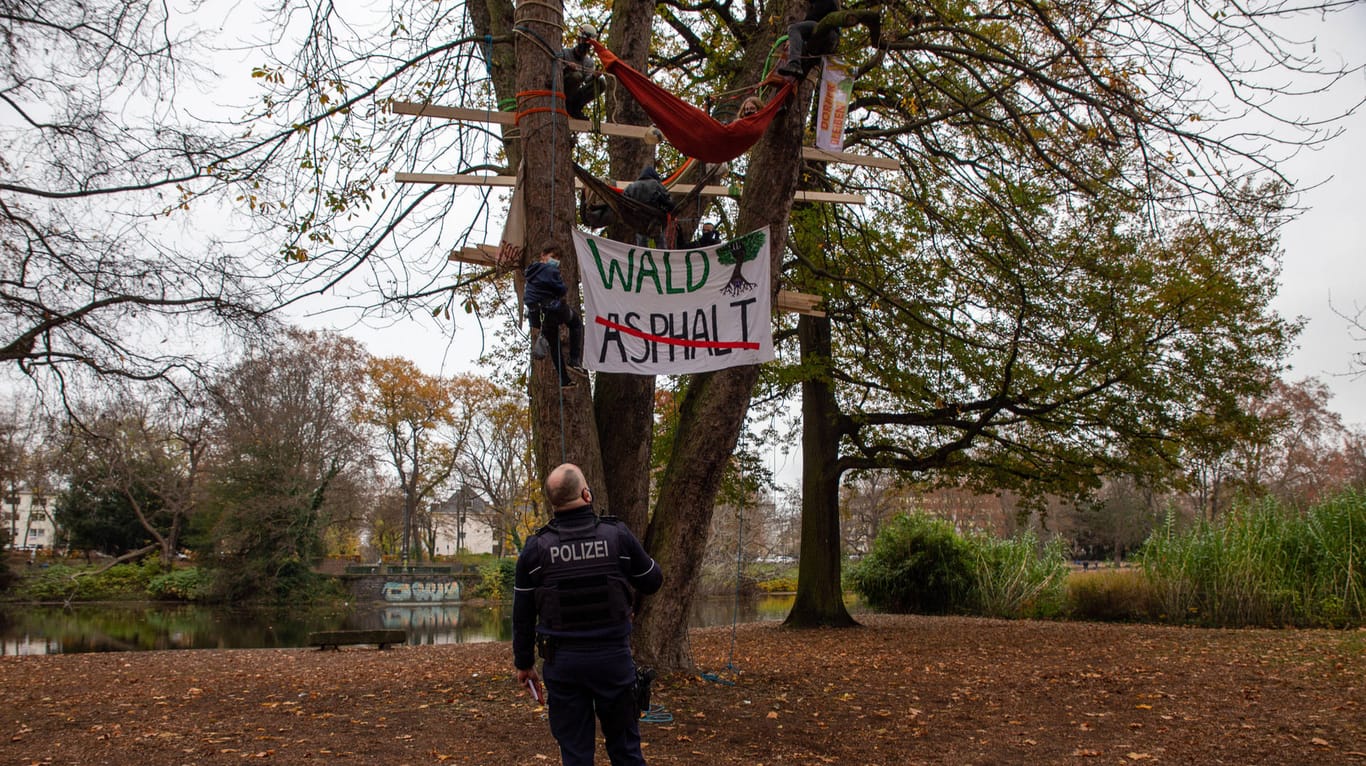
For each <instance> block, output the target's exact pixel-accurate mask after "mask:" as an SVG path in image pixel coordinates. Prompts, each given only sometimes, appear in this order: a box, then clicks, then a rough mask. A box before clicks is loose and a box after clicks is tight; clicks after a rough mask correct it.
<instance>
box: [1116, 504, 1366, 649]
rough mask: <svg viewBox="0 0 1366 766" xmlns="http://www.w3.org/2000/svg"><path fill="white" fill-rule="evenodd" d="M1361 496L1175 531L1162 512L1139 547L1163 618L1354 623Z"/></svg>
mask: <svg viewBox="0 0 1366 766" xmlns="http://www.w3.org/2000/svg"><path fill="white" fill-rule="evenodd" d="M1364 553H1366V497H1364V496H1363V495H1361V494H1360V493H1356V492H1348V493H1345V494H1343V495H1340V496H1338V497H1335V498H1333V499H1331V500H1329V501H1327V502H1325V503H1322V504H1320V505H1318V506H1315V507H1313V508H1311V509H1310V510H1309V511H1308V512H1307V513H1304V514H1299V513H1296V512H1294V511H1291V510H1288V509H1286V508H1284V507H1281V506H1280V505H1278V504H1276V503H1275V502H1273V501H1269V500H1268V501H1263V502H1260V503H1256V504H1248V505H1241V506H1239V507H1237V508H1235V509H1234V510H1232V511H1230V512H1229V513H1227V514H1225V515H1224V516H1223V517H1221V518H1220V519H1218V520H1217V521H1215V522H1214V523H1199V524H1196V525H1194V526H1192V527H1190V528H1188V529H1185V530H1178V529H1176V525H1175V522H1174V519H1173V517H1172V516H1171V515H1170V514H1169V515H1168V517H1167V519H1166V521H1165V523H1164V524H1163V525H1162V526H1161V527H1160V528H1159V529H1158V530H1157V531H1155V532H1154V533H1153V535H1152V537H1151V538H1149V540H1148V542H1147V543H1146V544H1145V545H1144V547H1143V549H1142V551H1141V552H1140V555H1139V560H1140V562H1141V564H1142V566H1143V571H1144V575H1145V576H1146V577H1147V578H1148V580H1149V582H1150V584H1151V586H1152V589H1153V593H1154V595H1155V597H1156V599H1157V602H1158V605H1159V611H1160V613H1162V614H1163V615H1164V616H1165V618H1166V619H1169V620H1174V621H1190V622H1196V623H1199V624H1204V625H1218V626H1226V627H1232V626H1244V625H1262V626H1333V625H1359V624H1361V622H1362V617H1363V613H1364V610H1363V606H1364V603H1363V591H1362V559H1363V554H1364Z"/></svg>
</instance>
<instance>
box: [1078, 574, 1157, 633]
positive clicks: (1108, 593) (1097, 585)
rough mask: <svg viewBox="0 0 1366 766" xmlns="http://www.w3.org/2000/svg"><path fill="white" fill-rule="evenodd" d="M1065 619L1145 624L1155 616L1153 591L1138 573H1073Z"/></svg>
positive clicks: (1145, 579)
mask: <svg viewBox="0 0 1366 766" xmlns="http://www.w3.org/2000/svg"><path fill="white" fill-rule="evenodd" d="M1066 592H1067V609H1066V611H1067V616H1068V617H1071V618H1073V619H1078V620H1104V621H1115V622H1130V621H1144V620H1147V619H1150V618H1151V617H1154V616H1156V610H1155V606H1154V604H1155V601H1154V597H1153V592H1152V588H1151V587H1150V585H1149V581H1148V580H1147V578H1145V577H1144V576H1143V572H1142V571H1140V570H1138V569H1110V570H1099V569H1098V570H1095V571H1092V572H1073V573H1072V574H1071V576H1070V577H1068V578H1067V587H1066Z"/></svg>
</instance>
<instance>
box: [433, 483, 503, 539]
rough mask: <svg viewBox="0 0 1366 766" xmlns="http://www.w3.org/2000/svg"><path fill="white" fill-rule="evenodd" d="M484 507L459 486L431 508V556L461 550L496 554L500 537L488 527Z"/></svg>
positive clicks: (472, 495) (476, 496)
mask: <svg viewBox="0 0 1366 766" xmlns="http://www.w3.org/2000/svg"><path fill="white" fill-rule="evenodd" d="M486 505H487V504H486V503H485V502H484V499H483V498H481V497H479V495H478V493H476V492H475V491H474V490H472V489H470V488H469V487H468V486H462V487H461V488H460V489H459V490H458V491H457V492H455V493H454V494H452V495H451V496H450V497H448V498H446V499H445V500H443V501H441V502H439V503H437V504H436V505H434V506H432V527H433V529H434V530H435V532H436V551H435V554H436V555H437V556H454V555H455V554H457V553H459V552H461V551H462V550H463V551H465V552H466V553H500V551H501V548H502V534H501V532H500V531H499V530H496V529H494V528H493V527H492V526H490V525H489V523H488V521H487V520H488V518H489V514H488V513H487V508H486Z"/></svg>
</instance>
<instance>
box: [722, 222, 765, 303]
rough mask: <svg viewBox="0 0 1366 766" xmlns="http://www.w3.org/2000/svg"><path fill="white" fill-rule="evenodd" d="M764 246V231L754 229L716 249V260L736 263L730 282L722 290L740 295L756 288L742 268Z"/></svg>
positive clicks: (729, 293) (728, 293)
mask: <svg viewBox="0 0 1366 766" xmlns="http://www.w3.org/2000/svg"><path fill="white" fill-rule="evenodd" d="M763 247H764V233H763V232H762V231H752V232H750V233H749V234H746V235H745V236H743V237H740V238H739V239H733V240H731V241H729V242H727V243H726V244H724V245H722V246H721V247H719V248H717V250H716V260H717V261H718V262H720V263H725V264H731V263H733V264H735V270H734V271H732V272H731V273H730V282H727V283H726V286H725V287H723V288H721V292H723V293H725V294H726V295H739V294H740V293H747V292H749V291H750V290H753V289H754V283H753V282H751V281H749V280H748V279H745V275H744V273H743V272H742V271H741V268H743V267H744V265H745V264H746V263H748V262H750V261H752V260H754V259H755V258H756V257H757V256H758V255H759V251H760V250H762V249H763Z"/></svg>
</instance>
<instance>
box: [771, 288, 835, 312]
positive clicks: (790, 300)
mask: <svg viewBox="0 0 1366 766" xmlns="http://www.w3.org/2000/svg"><path fill="white" fill-rule="evenodd" d="M824 302H825V299H824V298H822V297H820V296H819V295H808V294H806V293H794V292H792V291H791V290H779V291H778V299H777V305H778V310H779V311H786V312H788V313H791V314H806V315H807V316H813V317H823V316H825V311H824V310H822V309H819V308H816V307H817V306H819V305H821V304H822V303H824Z"/></svg>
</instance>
